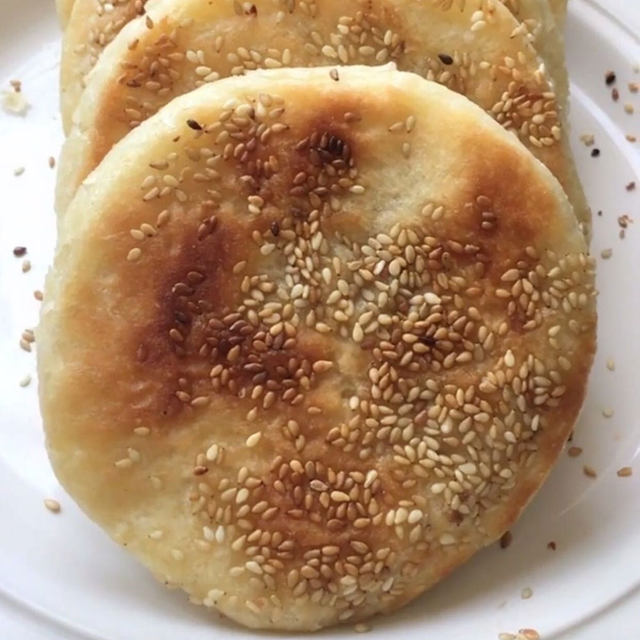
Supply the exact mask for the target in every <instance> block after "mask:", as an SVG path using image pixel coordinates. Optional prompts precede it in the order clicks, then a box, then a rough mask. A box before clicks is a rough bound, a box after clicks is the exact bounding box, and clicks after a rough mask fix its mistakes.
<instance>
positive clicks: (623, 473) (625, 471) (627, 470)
mask: <svg viewBox="0 0 640 640" xmlns="http://www.w3.org/2000/svg"><path fill="white" fill-rule="evenodd" d="M616 473H617V475H618V476H619V477H620V478H628V477H629V476H630V475H631V474H632V473H633V469H632V468H631V467H622V468H621V469H618V471H617V472H616Z"/></svg>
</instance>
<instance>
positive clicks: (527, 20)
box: [60, 0, 564, 133]
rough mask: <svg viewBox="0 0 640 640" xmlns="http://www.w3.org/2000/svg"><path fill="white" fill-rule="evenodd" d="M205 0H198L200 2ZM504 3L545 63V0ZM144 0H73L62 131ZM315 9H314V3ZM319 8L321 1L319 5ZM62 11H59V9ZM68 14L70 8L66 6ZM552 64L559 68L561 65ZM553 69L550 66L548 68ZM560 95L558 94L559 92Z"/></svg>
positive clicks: (549, 45) (552, 35) (552, 53)
mask: <svg viewBox="0 0 640 640" xmlns="http://www.w3.org/2000/svg"><path fill="white" fill-rule="evenodd" d="M61 1H62V0H61ZM204 1H205V0H201V2H204ZM499 1H501V2H502V3H503V4H505V5H506V6H507V7H508V8H509V9H510V10H511V11H512V12H513V13H514V15H515V16H516V17H517V19H518V20H520V21H521V22H522V23H523V27H524V28H525V29H526V30H527V31H528V32H529V34H530V36H531V38H532V41H533V42H534V44H535V45H536V47H537V48H538V50H539V51H540V53H541V55H542V56H543V58H544V59H545V60H547V58H546V56H549V59H548V60H547V63H548V64H549V63H550V61H551V60H554V61H555V59H556V57H557V52H558V46H557V33H556V30H555V21H554V19H553V13H552V12H551V10H550V8H549V3H548V0H499ZM146 2H147V0H119V2H115V3H114V2H109V3H108V4H109V5H110V9H109V10H108V11H106V10H105V4H106V3H105V1H104V0H100V1H97V0H77V3H76V4H77V6H78V8H77V9H76V10H75V16H74V17H73V18H72V19H71V23H70V28H69V29H68V30H67V31H66V33H65V37H64V42H63V49H62V60H61V83H60V84H61V103H62V116H63V124H64V128H65V132H66V133H68V132H69V130H70V128H71V117H72V115H73V111H74V110H75V108H76V106H77V104H78V102H79V100H80V96H81V94H82V91H83V89H84V86H85V82H86V76H87V74H88V73H89V71H90V70H91V69H92V68H93V66H94V65H95V63H96V61H97V59H98V57H99V55H100V54H101V53H102V50H103V49H104V47H105V46H106V45H108V44H109V43H110V42H111V41H112V40H113V38H114V37H115V36H116V35H117V34H118V32H119V31H120V30H121V29H122V27H123V26H124V25H125V24H127V23H128V22H129V21H130V20H132V19H133V18H134V17H136V16H137V15H141V14H142V13H143V12H144V6H145V4H146ZM270 4H271V8H272V10H277V9H278V8H282V2H281V1H280V0H271V3H270ZM314 10H315V11H318V7H317V6H316V7H315V9H314ZM319 10H320V11H322V10H323V5H321V6H320V8H319ZM61 13H62V11H61ZM68 13H69V14H70V13H71V11H70V8H69V9H68ZM553 67H554V68H559V69H562V68H563V67H562V66H560V67H557V65H555V64H554V65H553ZM552 73H553V69H552ZM557 80H558V81H557V82H556V85H557V88H558V92H559V94H560V95H561V87H562V85H563V82H564V78H563V77H561V76H560V77H559V78H557ZM561 98H562V95H561Z"/></svg>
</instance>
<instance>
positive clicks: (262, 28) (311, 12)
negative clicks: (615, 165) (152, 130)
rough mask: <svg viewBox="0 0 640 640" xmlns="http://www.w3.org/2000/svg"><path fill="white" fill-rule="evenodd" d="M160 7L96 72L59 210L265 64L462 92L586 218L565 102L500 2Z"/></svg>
mask: <svg viewBox="0 0 640 640" xmlns="http://www.w3.org/2000/svg"><path fill="white" fill-rule="evenodd" d="M287 6H289V5H285V4H283V3H282V2H280V1H275V0H256V2H254V3H251V2H247V3H244V4H242V3H238V2H234V1H233V0H220V1H219V2H203V1H202V0H158V1H157V2H154V3H153V4H150V5H147V7H146V8H147V15H146V16H144V17H140V18H138V19H136V20H134V21H132V22H130V23H129V24H128V25H127V26H126V27H125V28H124V29H123V30H122V31H121V32H120V34H119V35H118V36H117V37H116V38H115V39H114V41H113V42H112V43H111V44H110V45H109V47H108V48H107V49H106V50H105V51H104V53H103V54H102V56H101V57H100V60H99V62H98V64H97V66H96V67H95V68H94V70H93V72H92V74H91V77H90V80H89V82H88V85H87V88H86V90H85V92H84V93H83V97H82V100H81V103H80V105H79V106H78V109H77V111H76V112H75V116H74V120H75V127H74V130H73V131H72V132H71V135H70V136H69V139H68V141H67V144H66V145H65V148H64V150H63V154H62V158H61V163H60V170H59V174H58V176H59V177H58V194H57V210H58V211H59V212H61V213H62V212H64V210H65V208H66V206H67V205H68V203H69V202H70V200H71V198H72V197H73V194H74V193H75V190H76V189H77V186H78V185H79V184H80V183H81V182H82V180H83V179H84V178H85V177H86V176H87V175H88V174H89V173H90V172H91V171H92V170H93V169H94V168H95V167H96V166H97V165H98V164H99V162H100V161H101V160H102V158H103V157H104V155H105V154H106V153H107V152H108V151H109V149H110V148H111V147H112V146H113V144H115V143H116V142H117V141H118V140H119V139H121V138H122V137H123V136H124V135H126V134H127V133H128V132H129V131H130V130H131V129H133V128H135V127H136V126H138V125H139V124H140V122H141V121H142V120H144V119H145V118H147V117H148V116H149V115H151V114H153V113H155V112H156V111H157V110H158V109H159V108H160V107H162V106H163V105H165V104H167V103H168V102H169V101H170V100H171V99H172V98H174V97H175V96H177V95H181V94H183V93H185V92H187V91H190V90H191V89H193V88H195V87H197V86H199V85H202V84H204V83H207V82H211V81H214V80H216V79H218V78H220V77H226V76H229V75H238V74H243V73H245V72H246V71H247V70H251V69H255V68H257V67H268V68H270V67H282V66H318V65H323V64H339V63H341V62H342V63H349V64H352V63H362V64H381V63H383V62H387V61H393V62H395V63H396V64H397V65H398V67H399V68H400V69H406V70H410V71H414V72H416V73H419V74H420V75H422V76H423V77H426V78H427V79H434V80H436V81H438V82H441V83H442V84H444V85H446V86H447V87H449V88H451V89H454V90H456V91H458V92H460V93H463V94H464V95H466V96H467V97H468V98H470V99H471V100H473V101H474V102H476V103H477V104H479V105H480V106H481V107H483V108H484V109H485V110H487V111H488V112H489V113H491V114H492V115H493V116H494V117H495V119H496V120H497V121H498V122H500V123H501V124H503V126H505V127H506V128H508V129H510V130H513V131H514V132H515V133H517V135H518V136H519V137H520V139H521V141H522V142H524V143H525V144H526V145H527V146H528V147H529V148H530V149H531V150H532V151H533V152H534V153H535V155H536V156H537V157H538V158H539V159H541V160H542V161H543V162H544V163H545V164H546V165H547V166H548V167H550V168H551V170H552V172H553V173H554V174H555V175H556V176H557V177H558V178H559V179H560V182H561V183H562V184H563V186H564V188H565V190H566V191H567V193H568V195H569V198H570V200H571V201H572V203H573V205H574V209H575V211H576V214H577V216H578V219H579V220H580V222H581V223H584V224H585V225H587V224H588V221H589V210H588V207H587V205H586V203H585V199H584V195H583V193H582V190H581V187H580V184H579V181H578V179H577V176H576V173H575V168H574V166H573V159H572V156H571V151H570V149H569V146H568V143H567V140H566V136H565V135H564V133H563V127H562V118H561V116H560V113H559V112H560V105H559V104H558V101H557V99H556V96H555V92H554V90H553V87H552V83H551V81H550V80H549V78H548V76H547V75H546V74H545V72H544V64H543V63H542V62H541V60H540V59H539V57H538V56H537V54H536V52H535V50H534V49H533V47H532V46H531V44H530V42H529V34H528V33H526V32H525V31H523V30H522V29H518V24H519V23H518V22H517V21H516V20H515V18H514V17H513V15H512V14H511V12H510V11H509V10H508V9H506V8H505V6H504V5H502V4H496V3H494V2H488V1H487V0H473V1H471V0H470V1H468V2H466V3H465V7H464V9H463V10H460V9H458V8H457V6H456V7H453V6H451V3H450V2H447V3H442V2H439V1H438V2H436V1H435V0H429V1H428V2H425V1H423V0H375V1H371V2H369V1H368V2H366V3H363V2H362V0H339V1H338V0H325V2H323V3H322V5H316V4H315V2H314V3H311V4H308V3H304V2H303V3H298V4H295V3H292V4H291V9H290V10H288V9H287V10H285V9H286V7H287Z"/></svg>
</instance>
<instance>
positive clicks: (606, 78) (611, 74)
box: [604, 71, 616, 87]
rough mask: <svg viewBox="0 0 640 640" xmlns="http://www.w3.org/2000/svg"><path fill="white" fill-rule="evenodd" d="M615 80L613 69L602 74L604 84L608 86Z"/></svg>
mask: <svg viewBox="0 0 640 640" xmlns="http://www.w3.org/2000/svg"><path fill="white" fill-rule="evenodd" d="M615 81H616V74H615V72H614V71H607V73H605V76H604V82H605V84H606V85H607V86H608V87H610V86H611V85H612V84H613V83H614V82H615Z"/></svg>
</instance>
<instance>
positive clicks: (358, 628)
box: [353, 622, 371, 633]
mask: <svg viewBox="0 0 640 640" xmlns="http://www.w3.org/2000/svg"><path fill="white" fill-rule="evenodd" d="M353 630H354V631H355V632H356V633H367V632H368V631H371V627H370V626H369V625H368V624H365V623H364V622H358V624H356V625H355V626H354V627H353Z"/></svg>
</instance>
